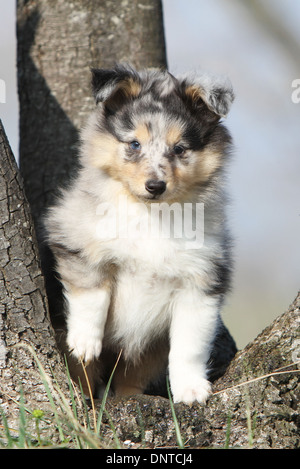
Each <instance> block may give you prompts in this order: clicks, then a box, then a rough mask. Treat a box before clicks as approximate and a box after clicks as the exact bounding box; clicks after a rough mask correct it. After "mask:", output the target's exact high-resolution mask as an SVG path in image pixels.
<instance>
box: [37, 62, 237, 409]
mask: <svg viewBox="0 0 300 469" xmlns="http://www.w3.org/2000/svg"><path fill="white" fill-rule="evenodd" d="M92 73H93V80H92V84H93V91H94V96H95V101H96V108H95V111H94V113H93V114H92V115H91V117H90V120H89V122H88V123H87V126H86V128H85V129H84V130H83V132H82V139H81V153H80V163H81V167H80V169H79V172H78V175H77V177H76V178H75V180H74V181H73V182H72V184H71V185H70V187H69V188H68V189H67V190H64V191H63V192H62V194H61V196H60V197H59V198H58V201H57V203H56V204H55V206H53V207H52V208H50V210H49V211H48V213H47V216H46V219H45V229H46V233H47V242H48V245H49V247H50V249H51V251H52V253H53V255H54V258H55V265H56V267H55V268H56V272H57V274H58V276H59V279H60V282H61V284H62V286H63V292H64V298H65V302H64V310H65V315H66V323H67V336H66V343H67V347H68V349H69V350H70V351H71V355H72V356H73V359H74V358H75V360H77V361H79V359H82V360H83V361H84V362H85V363H86V364H87V365H88V372H89V377H90V380H91V384H92V386H93V387H97V385H99V383H102V382H103V383H104V384H105V382H106V380H107V377H108V376H109V374H110V372H111V370H112V367H113V365H114V363H115V360H116V357H117V356H118V355H119V352H120V351H122V354H121V359H120V361H119V364H118V366H117V368H116V371H115V373H114V378H113V386H112V387H113V391H114V392H115V393H116V394H117V395H130V394H135V393H139V392H145V390H146V389H147V387H149V385H150V383H153V382H155V380H157V379H158V378H159V376H160V375H161V373H162V372H163V370H164V369H165V368H166V367H167V368H168V373H169V380H170V387H171V391H172V394H173V398H174V400H175V401H176V402H178V401H183V402H186V403H190V402H193V401H195V400H196V401H198V402H204V401H205V400H206V399H207V397H208V395H209V392H210V384H209V381H208V380H207V362H208V358H209V354H210V351H211V347H212V343H213V340H214V337H215V334H216V331H217V328H218V324H219V321H220V316H219V314H220V308H221V305H222V302H223V299H224V295H225V294H226V292H227V289H228V286H229V278H230V270H231V269H230V267H231V262H230V249H229V245H230V243H229V236H228V233H227V229H226V224H225V219H226V218H225V204H226V197H225V193H224V184H223V180H224V168H225V166H226V163H227V160H228V155H229V151H230V147H231V138H230V135H229V133H228V131H227V129H226V128H225V127H224V125H223V124H222V123H221V122H220V119H221V117H224V116H225V115H227V113H228V111H229V108H230V105H231V102H232V100H233V92H232V88H231V85H230V84H229V83H228V82H227V81H222V80H219V79H215V78H209V77H208V76H206V75H203V76H200V77H192V76H185V77H182V78H175V77H174V76H172V75H171V74H170V73H168V72H167V71H162V72H161V71H155V70H145V71H142V72H136V71H135V70H133V69H132V68H131V67H128V66H117V67H116V68H114V69H112V70H98V69H95V70H93V72H92ZM120 200H126V210H127V214H126V216H127V218H126V217H125V218H124V217H123V215H124V214H123V213H121V212H122V209H121V208H120V207H121V206H120ZM160 203H164V204H167V205H164V207H171V206H172V209H174V211H175V212H176V210H177V211H179V212H180V213H183V212H182V209H183V208H184V207H185V205H184V204H190V206H192V207H195V206H196V204H200V203H202V204H204V243H203V245H201V246H193V245H188V244H187V241H188V240H187V239H186V237H185V234H184V233H183V234H182V236H181V237H178V236H177V237H176V236H174V233H173V232H172V229H171V231H170V236H168V237H159V236H158V237H157V236H153V233H152V232H149V230H148V231H147V230H146V231H147V232H145V233H144V234H143V232H141V233H140V236H127V237H126V236H122V237H121V236H118V233H117V236H114V235H112V233H111V232H110V231H109V230H108V229H107V228H108V227H111V222H112V213H113V214H114V216H115V217H117V218H118V220H117V222H118V228H119V229H120V224H121V225H122V223H125V222H126V223H128V222H129V223H130V222H131V221H134V224H135V226H137V225H138V224H139V223H140V224H141V223H144V222H145V217H146V222H149V220H150V218H147V217H148V215H149V214H150V211H151V207H152V208H153V206H154V205H156V206H157V204H160ZM172 204H173V205H172ZM191 204H192V205H191ZM109 208H110V209H111V208H113V209H114V210H113V211H111V210H109ZM123 208H124V206H123ZM175 212H174V214H173V215H174V217H175V215H176V213H175ZM149 216H150V215H149ZM195 216H196V212H195V210H194V209H192V210H191V211H190V212H189V217H190V220H189V221H191V223H193V222H195ZM122 217H123V218H122ZM174 217H173V218H174ZM173 218H172V217H170V218H169V220H171V224H172V223H174V220H173ZM172 220H173V222H172ZM143 226H144V227H145V226H148V225H143ZM121 228H122V226H121ZM171 228H172V227H171ZM95 363H97V366H95ZM75 373H77V372H75Z"/></svg>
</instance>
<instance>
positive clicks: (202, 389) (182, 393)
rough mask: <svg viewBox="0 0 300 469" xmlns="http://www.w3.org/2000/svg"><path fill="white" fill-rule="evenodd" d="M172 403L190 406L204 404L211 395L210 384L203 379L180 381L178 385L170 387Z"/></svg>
mask: <svg viewBox="0 0 300 469" xmlns="http://www.w3.org/2000/svg"><path fill="white" fill-rule="evenodd" d="M171 390H172V394H173V400H174V402H184V403H185V404H192V403H193V402H199V403H201V404H205V402H206V401H207V399H208V397H209V395H210V394H211V384H210V382H209V381H207V379H205V378H199V377H198V378H194V379H190V380H189V381H185V380H182V381H181V382H180V383H174V384H173V385H171Z"/></svg>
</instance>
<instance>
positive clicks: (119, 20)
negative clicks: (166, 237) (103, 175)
mask: <svg viewBox="0 0 300 469" xmlns="http://www.w3.org/2000/svg"><path fill="white" fill-rule="evenodd" d="M17 11H18V28H17V34H18V80H19V98H20V166H21V171H22V175H23V178H24V184H25V189H26V194H27V197H28V200H29V202H30V205H31V209H32V213H33V217H34V219H35V221H36V222H38V221H39V218H40V216H41V213H42V212H43V210H44V208H45V206H47V205H48V204H49V203H51V201H52V199H53V195H55V193H56V191H57V188H58V186H59V185H61V184H65V183H67V181H68V180H69V177H70V175H71V174H72V173H73V171H74V169H75V168H76V161H77V160H76V152H77V140H78V129H79V128H80V127H81V126H82V125H83V124H84V122H85V119H86V117H87V115H88V114H89V112H90V110H91V108H92V106H93V104H92V99H91V98H90V94H91V93H90V91H89V81H90V76H89V75H90V74H89V68H90V67H91V66H93V67H95V66H96V67H97V66H99V67H100V66H101V67H109V66H111V65H113V63H114V62H115V61H129V62H131V63H132V64H133V65H134V66H136V67H142V66H147V67H148V66H165V64H166V58H165V47H164V39H163V26H162V14H161V4H160V1H159V0H143V2H142V3H141V2H139V1H138V0H132V1H127V0H122V1H120V2H112V1H100V0H98V1H93V2H91V1H87V0H73V1H72V2H65V1H63V0H52V1H51V2H49V1H47V0H18V10H17ZM0 134H1V138H0V143H1V145H0V146H1V164H0V169H1V181H0V194H1V197H0V212H1V220H2V227H1V249H0V262H1V277H0V278H1V282H2V283H1V286H0V288H1V298H2V304H1V313H2V314H1V316H0V318H1V319H0V321H1V323H0V326H1V327H0V334H1V335H0V378H1V381H0V399H1V404H2V407H3V409H4V411H5V414H6V416H7V417H8V419H9V424H10V426H14V422H16V419H17V414H18V400H20V395H21V394H20V388H21V387H22V389H23V394H24V399H25V402H26V404H28V406H29V407H30V408H31V409H34V408H45V409H49V412H51V411H53V407H51V406H49V396H48V395H47V392H46V389H45V385H44V384H45V383H43V382H42V381H43V380H42V379H41V374H40V370H39V371H38V367H37V362H36V360H35V359H34V358H33V355H32V352H30V351H29V350H28V348H25V347H23V348H19V347H18V346H19V345H20V344H24V343H25V344H29V345H31V346H32V347H33V349H34V351H35V353H36V354H37V357H38V359H39V360H40V363H41V365H42V366H43V368H44V369H45V370H46V372H47V375H49V376H51V370H53V369H54V370H55V378H56V380H57V381H58V383H59V385H60V386H61V388H62V390H63V391H64V392H65V394H66V396H68V395H69V393H68V389H67V380H66V376H65V372H64V366H63V363H62V360H61V357H60V354H59V352H58V350H57V348H56V343H55V339H54V333H53V330H52V327H51V325H50V321H49V318H48V313H47V302H46V297H45V289H44V283H43V278H42V276H41V272H40V268H39V262H38V250H37V246H36V243H35V235H34V229H33V223H32V219H31V215H30V213H29V208H28V204H27V202H26V199H25V198H24V194H23V186H22V181H21V179H20V177H19V175H18V173H17V168H16V165H15V163H14V162H13V157H12V155H11V152H10V150H9V146H8V143H7V141H6V139H5V137H4V136H3V132H2V128H0ZM299 301H300V300H299V296H298V297H297V300H296V301H295V303H294V304H293V305H292V306H291V308H290V309H289V311H288V312H287V313H285V314H284V315H283V316H282V317H280V318H279V319H278V320H276V321H275V322H274V323H273V324H272V325H271V326H270V327H269V328H267V329H266V330H265V331H263V333H262V334H261V335H260V336H259V337H258V338H257V339H256V340H255V341H254V342H253V343H252V344H250V345H249V346H248V347H246V348H245V350H243V351H241V352H239V353H238V354H237V356H236V358H235V359H234V360H233V361H232V363H231V365H230V367H229V369H228V370H227V372H226V374H225V375H224V377H222V378H220V379H219V380H218V381H217V382H216V383H215V385H214V390H215V394H214V395H213V396H212V397H211V398H210V400H209V402H208V404H207V405H206V406H200V405H193V406H191V407H188V406H185V405H183V404H177V405H176V406H175V410H176V414H177V418H178V420H179V423H180V429H181V434H182V439H183V440H184V441H185V442H186V446H187V447H196V448H199V447H224V446H228V445H229V446H230V447H231V446H235V447H248V446H249V445H250V446H251V445H252V446H253V447H257V448H265V447H268V448H269V447H270V448H296V447H298V446H299V434H298V433H297V425H298V426H299V404H298V402H299V373H297V372H296V371H295V372H290V373H288V374H286V373H283V371H284V372H285V371H286V370H287V369H288V368H284V370H281V371H282V373H281V374H274V375H273V376H272V377H265V378H260V377H261V376H262V375H264V374H270V373H271V372H274V371H275V370H277V369H278V368H281V367H287V366H288V365H290V364H291V363H293V362H295V361H296V360H299V347H300V344H299V342H300V339H299V320H298V317H299ZM225 336H226V334H225ZM226 337H227V339H228V335H227V336H226ZM227 339H226V340H227ZM226 340H225V343H226ZM228 343H229V345H230V346H232V341H231V340H229V342H228ZM225 348H226V347H225ZM222 353H223V352H222V347H221V348H220V353H219V355H222ZM295 357H296V358H295ZM16 370H17V371H16ZM222 371H223V370H222ZM253 378H259V379H257V380H256V381H253V383H251V384H250V383H249V384H247V385H244V384H242V385H239V386H236V387H232V386H235V385H237V384H240V383H244V382H245V380H250V379H253ZM107 410H108V414H109V416H110V417H109V419H111V420H109V421H105V420H104V423H103V426H102V431H103V435H104V436H105V438H106V440H107V441H108V443H109V444H110V441H112V438H113V437H112V430H111V422H113V424H114V426H115V428H116V432H117V435H118V437H119V439H120V441H121V444H124V442H125V441H126V440H127V442H128V440H130V443H128V445H129V446H131V445H132V447H133V448H136V447H142V446H143V445H144V446H145V447H148V448H149V447H154V446H155V447H157V446H169V447H170V446H172V447H173V446H175V445H176V444H177V442H176V436H175V427H174V419H173V417H172V412H171V407H170V403H169V401H168V400H166V399H164V398H161V397H150V396H140V397H136V398H131V399H127V400H121V401H116V400H114V399H109V401H108V403H107ZM0 417H1V414H0ZM254 427H255V428H254ZM229 430H230V431H229ZM54 433H55V432H54ZM50 437H51V438H55V435H54V434H53V435H51V436H50ZM125 446H126V444H125Z"/></svg>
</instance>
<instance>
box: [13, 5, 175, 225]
mask: <svg viewBox="0 0 300 469" xmlns="http://www.w3.org/2000/svg"><path fill="white" fill-rule="evenodd" d="M17 39H18V89H19V101H20V168H21V173H22V175H23V178H24V183H25V190H26V195H27V198H28V200H29V203H30V206H31V209H32V214H33V217H34V219H35V221H38V220H39V218H40V216H41V214H42V212H43V210H44V208H45V206H46V205H48V204H49V203H51V201H52V200H53V195H55V193H56V191H57V187H59V186H61V185H63V184H66V183H67V181H68V180H69V178H70V176H71V175H72V174H73V172H74V170H76V165H77V158H76V155H77V141H78V130H79V129H80V128H81V127H82V126H83V125H84V123H85V121H86V118H87V116H88V115H89V113H90V111H91V109H92V107H93V105H94V103H93V99H92V97H91V89H90V80H91V76H90V68H91V67H102V68H107V67H111V66H112V65H114V64H115V62H120V61H123V62H124V61H126V62H129V63H132V65H134V66H136V67H138V68H139V67H165V66H166V55H165V43H164V30H163V22H162V8H161V2H160V0H143V2H140V1H139V0H130V1H127V0H123V1H121V0H118V1H104V0H95V1H90V0H73V1H72V2H66V1H64V0H51V2H49V1H48V0H18V2H17Z"/></svg>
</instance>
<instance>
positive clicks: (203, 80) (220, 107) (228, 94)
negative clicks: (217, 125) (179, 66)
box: [182, 75, 234, 119]
mask: <svg viewBox="0 0 300 469" xmlns="http://www.w3.org/2000/svg"><path fill="white" fill-rule="evenodd" d="M182 85H183V88H182V89H183V92H184V94H185V97H186V98H187V99H188V100H189V101H190V104H191V105H192V106H193V107H194V108H195V109H197V108H198V109H199V110H202V109H203V104H204V105H205V106H206V107H207V108H208V109H209V110H210V111H211V112H212V113H213V114H214V117H215V119H220V118H221V117H225V116H227V114H228V112H229V110H230V107H231V104H232V102H233V100H234V93H233V89H232V85H231V83H230V81H229V80H228V79H223V78H216V77H210V76H208V75H202V76H199V77H197V78H195V79H191V78H185V79H184V80H183V81H182Z"/></svg>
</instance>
